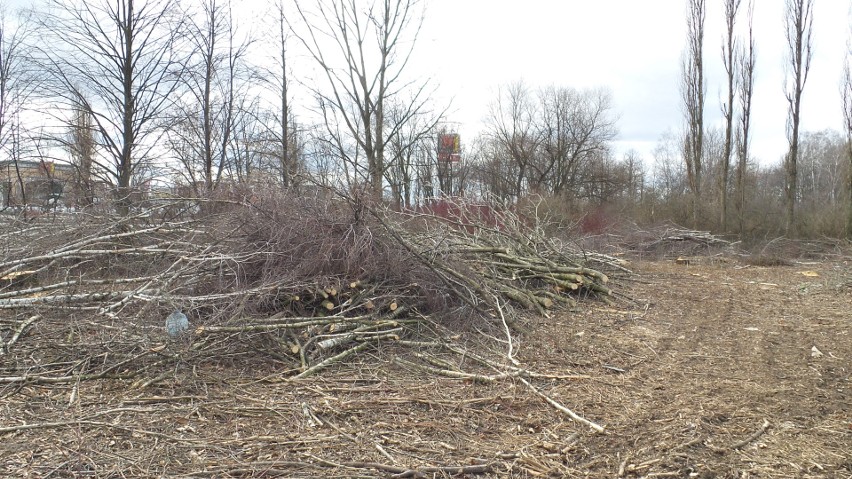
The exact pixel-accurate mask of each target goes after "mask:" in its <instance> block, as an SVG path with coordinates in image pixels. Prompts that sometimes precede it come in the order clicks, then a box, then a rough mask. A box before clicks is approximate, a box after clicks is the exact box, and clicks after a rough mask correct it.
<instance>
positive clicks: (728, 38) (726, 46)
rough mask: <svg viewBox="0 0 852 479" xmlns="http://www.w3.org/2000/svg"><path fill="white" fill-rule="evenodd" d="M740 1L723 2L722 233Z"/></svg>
mask: <svg viewBox="0 0 852 479" xmlns="http://www.w3.org/2000/svg"><path fill="white" fill-rule="evenodd" d="M741 1H742V0H725V37H724V40H723V42H722V63H723V65H724V66H725V75H726V80H727V82H728V85H727V86H728V91H727V98H726V99H725V103H724V104H722V116H723V117H724V119H725V145H724V149H723V151H722V158H721V162H720V165H719V226H720V227H721V230H722V231H726V230H727V228H728V224H727V221H728V177H729V174H730V170H731V154H732V151H733V144H734V96H735V95H736V89H737V88H736V79H737V71H736V69H737V62H735V60H734V52H735V51H736V49H737V42H736V39H735V37H734V26H735V25H736V20H737V11H738V10H739V8H740V3H741Z"/></svg>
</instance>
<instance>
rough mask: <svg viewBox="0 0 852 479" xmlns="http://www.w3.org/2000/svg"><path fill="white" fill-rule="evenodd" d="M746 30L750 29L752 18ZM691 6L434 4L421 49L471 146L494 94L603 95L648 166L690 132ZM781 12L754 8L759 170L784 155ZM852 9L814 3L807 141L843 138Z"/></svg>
mask: <svg viewBox="0 0 852 479" xmlns="http://www.w3.org/2000/svg"><path fill="white" fill-rule="evenodd" d="M747 3H748V0H743V7H742V10H743V15H742V16H741V20H740V21H739V22H740V24H741V26H742V27H745V23H746V21H745V18H746V17H745V15H744V14H745V10H746V8H747V7H746V6H745V5H746V4H747ZM685 4H686V2H685V0H596V1H589V0H525V1H523V2H520V1H516V0H427V11H426V20H425V24H424V27H423V30H422V32H421V35H420V38H419V40H418V43H417V47H416V49H415V59H416V61H417V63H418V65H426V70H427V71H428V72H430V73H429V76H430V77H431V78H432V79H433V80H434V81H435V82H436V83H437V84H438V85H439V92H440V94H441V95H442V96H443V97H444V98H450V97H452V109H451V111H450V119H451V120H453V121H457V122H459V130H460V132H461V134H462V135H463V137H462V140H463V141H464V140H465V138H467V139H470V137H471V136H473V135H475V134H476V133H477V132H478V131H479V130H480V129H481V128H482V119H483V117H484V116H485V115H486V113H487V108H488V104H489V102H491V101H492V100H493V99H494V98H496V95H497V93H496V91H497V87H498V86H500V85H507V84H510V83H512V82H514V81H517V80H520V79H523V80H524V82H525V83H527V84H528V85H530V86H533V87H537V86H546V85H557V86H568V87H578V88H583V87H597V86H607V87H609V88H610V89H611V91H612V93H613V97H614V100H615V110H616V113H617V115H618V116H619V121H618V127H619V131H620V136H619V138H618V140H619V141H618V144H617V147H618V149H619V151H620V152H623V151H625V150H626V149H628V148H636V149H637V150H639V151H640V152H641V153H642V154H643V156H645V157H646V159H650V156H651V151H652V150H653V148H654V146H655V144H656V143H657V141H658V140H659V138H660V136H661V135H662V134H663V133H664V132H665V131H666V130H667V129H670V128H671V129H678V128H680V125H681V124H682V123H683V119H682V118H683V115H682V112H681V111H682V110H681V107H680V96H679V91H678V77H679V75H680V60H681V56H682V52H683V48H684V43H685V42H684V40H685V38H686V26H685V24H686V21H685ZM783 6H784V2H783V1H782V0H755V18H754V36H755V43H756V50H757V66H756V84H755V97H754V113H753V136H752V142H753V150H752V153H753V155H754V156H755V157H757V158H758V159H759V160H760V162H761V163H762V164H770V163H775V162H777V161H779V160H780V158H781V156H782V155H783V153H784V152H785V151H786V148H787V144H786V137H785V123H786V100H785V98H784V90H783V81H784V62H785V55H786V51H785V40H784V21H783V14H784V12H783V10H784V8H783ZM849 6H850V2H849V1H847V0H816V2H815V7H814V38H813V40H814V58H813V63H812V67H811V74H810V77H809V79H808V83H807V85H806V88H805V92H804V97H803V113H802V114H803V118H802V126H803V128H804V129H805V130H820V129H825V128H835V129H838V130H839V129H841V128H842V126H843V123H842V122H843V118H842V107H841V102H840V96H839V85H840V79H841V74H842V71H843V61H844V55H845V52H846V38H847V35H848V32H849ZM707 10H708V11H707V20H706V24H705V29H706V36H705V62H706V68H707V70H708V71H707V76H708V83H707V104H706V110H705V111H706V116H707V121H708V122H710V123H715V124H719V125H721V114H720V113H719V105H720V99H721V98H722V96H723V94H724V93H723V85H724V83H723V82H724V78H723V75H724V70H723V68H722V60H721V48H722V34H723V28H724V18H723V12H724V6H723V0H708V1H707Z"/></svg>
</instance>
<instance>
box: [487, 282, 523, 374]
mask: <svg viewBox="0 0 852 479" xmlns="http://www.w3.org/2000/svg"><path fill="white" fill-rule="evenodd" d="M494 304H496V306H497V312H499V313H500V321H502V322H503V329H505V331H506V341H507V342H508V343H509V352H508V353H506V356H507V357H508V358H509V361H511V362H512V364H514V365H515V366H519V365H520V364H521V363H520V362H518V360H516V359H515V357H514V355H515V353H514V349H513V345H512V332H511V331H510V330H509V324H508V323H506V315H504V314H503V308H502V307H500V299H499V298H497V295H496V294H495V295H494Z"/></svg>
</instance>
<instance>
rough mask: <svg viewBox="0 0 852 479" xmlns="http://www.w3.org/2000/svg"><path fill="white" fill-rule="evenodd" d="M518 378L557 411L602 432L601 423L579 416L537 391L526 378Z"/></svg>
mask: <svg viewBox="0 0 852 479" xmlns="http://www.w3.org/2000/svg"><path fill="white" fill-rule="evenodd" d="M518 380H520V381H521V382H522V383H524V384H525V385H526V386H527V387H528V388H530V389H531V390H532V391H533V392H534V393H535V394H536V395H537V396H539V397H540V398H542V399H544V400H545V401H547V402H548V403H549V404H550V405H551V406H553V407H555V408H556V409H557V410H558V411H560V412H563V413H565V414H567V415H568V417H570V418H571V419H573V420H574V421H576V422H579V423H580V424H585V425H586V426H589V427H590V428H592V429H594V430H595V431H597V432H604V427H603V426H601V425H599V424H596V423H594V422H592V421H589V420H588V419H586V418H583V417H581V416H579V415H577V414H576V413H575V412H574V411H572V410H570V409H568V408H567V407H565V406H563V405H561V404H559V403H558V402H557V401H556V400H554V399H552V398H550V397H549V396H547V395H546V394H544V393H543V392H541V391H539V390H538V389H537V388H536V387H535V386H533V385H532V384H530V383H529V381H527V380H526V379H524V378H522V377H520V376H518Z"/></svg>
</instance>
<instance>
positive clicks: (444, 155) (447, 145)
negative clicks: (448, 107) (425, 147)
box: [438, 133, 461, 161]
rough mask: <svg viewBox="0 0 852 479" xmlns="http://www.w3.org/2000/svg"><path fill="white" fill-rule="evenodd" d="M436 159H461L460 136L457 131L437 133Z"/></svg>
mask: <svg viewBox="0 0 852 479" xmlns="http://www.w3.org/2000/svg"><path fill="white" fill-rule="evenodd" d="M438 161H461V137H460V136H459V134H458V133H439V134H438Z"/></svg>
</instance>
